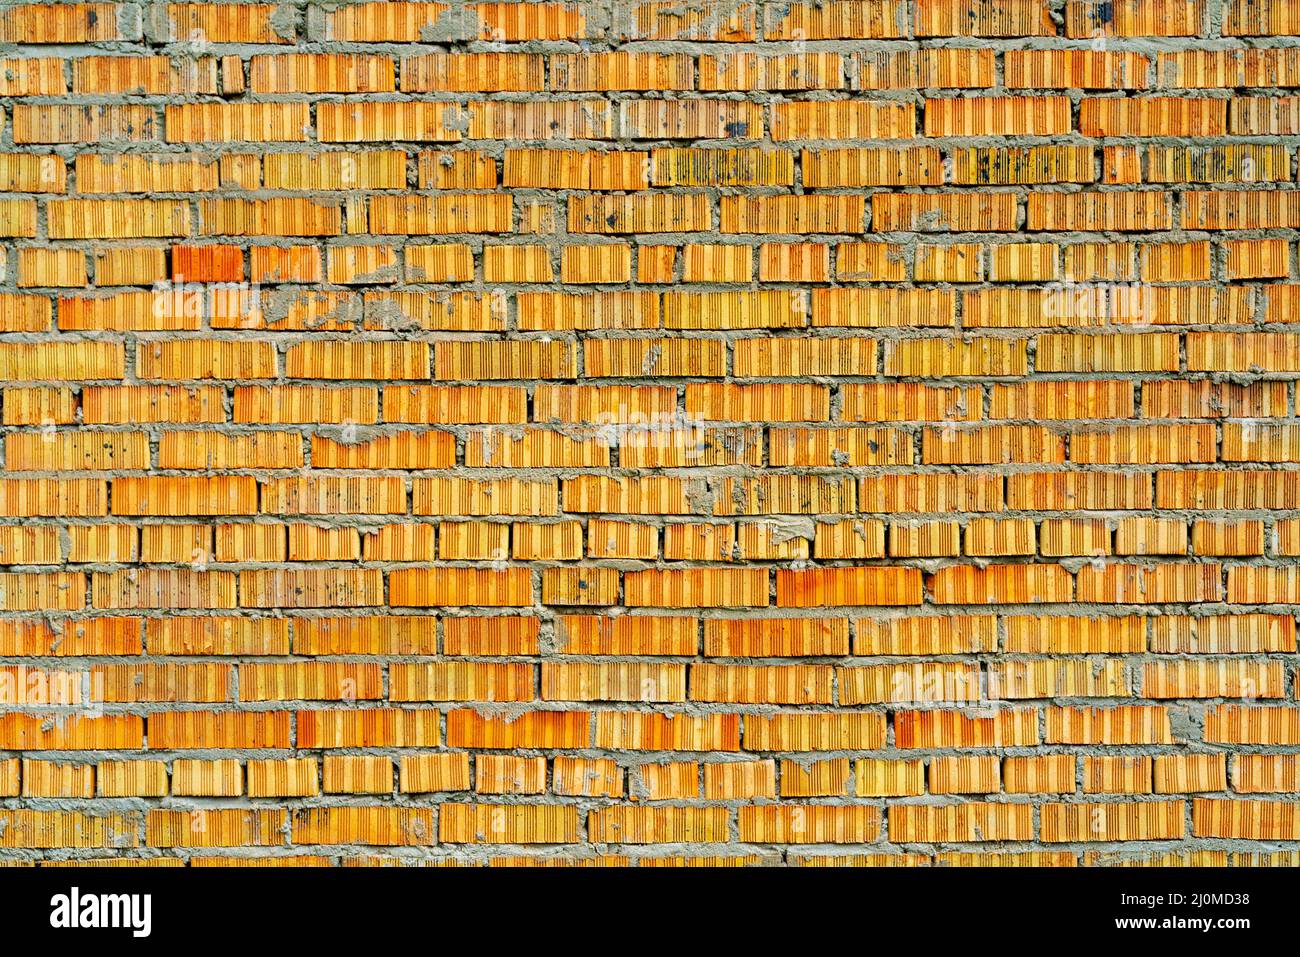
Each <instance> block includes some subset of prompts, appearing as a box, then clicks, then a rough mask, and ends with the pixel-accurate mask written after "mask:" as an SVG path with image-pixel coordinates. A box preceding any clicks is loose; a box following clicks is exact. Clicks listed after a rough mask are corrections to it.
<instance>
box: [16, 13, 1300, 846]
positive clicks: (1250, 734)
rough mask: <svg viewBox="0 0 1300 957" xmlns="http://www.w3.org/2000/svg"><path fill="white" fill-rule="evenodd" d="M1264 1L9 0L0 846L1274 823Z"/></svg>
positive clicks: (446, 842)
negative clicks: (189, 0) (272, 0)
mask: <svg viewBox="0 0 1300 957" xmlns="http://www.w3.org/2000/svg"><path fill="white" fill-rule="evenodd" d="M1298 35H1300V2H1295V0H1104V2H1098V0H1067V2H1064V3H1062V2H1059V0H1054V2H1048V0H910V2H908V0H839V2H836V0H827V2H819V3H799V2H793V0H792V2H784V0H782V2H772V3H767V2H760V0H730V2H726V3H719V4H714V3H708V2H701V0H681V2H651V3H639V2H634V0H601V2H589V3H573V4H566V3H519V2H505V3H472V2H469V3H467V2H462V0H448V2H445V3H406V2H360V3H353V2H338V3H314V2H313V3H306V2H303V0H293V2H285V3H280V4H278V5H272V4H265V5H263V4H250V3H217V4H186V3H179V4H163V3H149V2H122V3H111V2H109V3H90V4H87V3H67V4H57V5H36V6H33V5H12V4H8V5H4V6H3V7H0V43H3V44H4V47H3V50H0V57H2V58H3V69H2V70H0V111H2V112H3V121H4V122H3V132H2V134H0V135H2V136H3V142H2V144H0V145H3V155H0V190H3V196H0V235H3V236H4V237H5V241H4V249H3V253H4V255H3V260H0V261H2V262H3V264H4V268H3V276H2V281H3V291H2V292H0V379H2V380H3V393H2V395H0V416H2V418H3V423H2V431H3V471H4V475H3V477H2V478H0V517H2V518H3V522H2V523H0V563H2V564H3V565H4V566H5V568H4V570H3V572H2V573H0V610H2V612H3V614H2V615H0V796H2V797H0V860H3V861H4V862H7V863H16V862H33V861H37V862H49V861H58V860H66V859H69V858H77V859H81V858H94V859H96V860H103V861H105V862H108V863H138V862H142V861H146V862H150V863H157V864H170V865H183V864H187V863H191V864H200V863H205V864H211V863H223V862H228V861H235V860H237V861H240V862H250V861H253V862H273V863H274V862H291V863H292V862H298V863H322V864H337V863H373V862H380V861H383V862H388V861H397V862H426V861H427V862H461V863H479V864H482V863H486V862H491V863H507V864H513V863H538V862H556V861H572V860H576V859H582V860H584V861H592V862H596V863H640V864H651V863H655V864H663V863H684V862H691V863H698V862H701V861H713V862H716V863H723V862H725V863H777V864H782V863H784V864H804V863H827V862H846V863H862V864H925V863H936V864H940V863H942V864H993V863H1026V862H1028V863H1040V864H1042V863H1050V864H1061V865H1075V864H1108V863H1116V862H1150V863H1163V864H1172V863H1210V864H1223V863H1232V864H1237V865H1250V864H1260V863H1291V864H1294V863H1297V862H1300V851H1297V850H1296V847H1297V844H1296V842H1297V841H1300V803H1298V802H1297V801H1296V791H1297V787H1298V785H1300V706H1297V702H1296V689H1297V682H1296V664H1297V654H1296V652H1297V646H1296V631H1295V620H1296V610H1297V606H1300V563H1297V560H1296V559H1297V556H1300V470H1297V469H1296V468H1295V464H1294V463H1296V462H1297V461H1300V420H1298V419H1297V416H1296V411H1297V410H1296V405H1295V403H1296V396H1295V381H1296V379H1297V378H1298V377H1300V333H1295V332H1292V331H1291V330H1292V329H1295V328H1297V327H1296V326H1295V325H1293V323H1296V322H1300V272H1298V271H1297V263H1296V258H1295V257H1296V250H1295V245H1296V235H1297V232H1296V231H1297V229H1300V189H1297V188H1296V181H1297V172H1296V170H1297V162H1296V152H1297V145H1298V144H1300V45H1297V44H1298V41H1297V39H1296V37H1297V36H1298Z"/></svg>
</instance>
